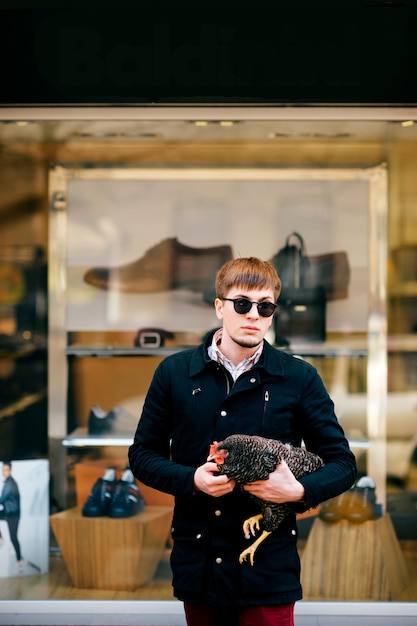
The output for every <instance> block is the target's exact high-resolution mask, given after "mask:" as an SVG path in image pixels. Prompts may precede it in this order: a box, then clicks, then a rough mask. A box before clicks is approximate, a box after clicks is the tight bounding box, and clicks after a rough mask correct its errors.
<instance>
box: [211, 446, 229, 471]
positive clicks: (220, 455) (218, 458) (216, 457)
mask: <svg viewBox="0 0 417 626" xmlns="http://www.w3.org/2000/svg"><path fill="white" fill-rule="evenodd" d="M228 454H229V453H228V452H226V450H221V449H220V450H219V448H218V444H217V441H215V442H214V443H212V444H211V446H210V452H209V455H208V457H207V462H209V461H214V462H215V463H216V464H217V465H223V464H224V460H225V458H226V457H227V456H228Z"/></svg>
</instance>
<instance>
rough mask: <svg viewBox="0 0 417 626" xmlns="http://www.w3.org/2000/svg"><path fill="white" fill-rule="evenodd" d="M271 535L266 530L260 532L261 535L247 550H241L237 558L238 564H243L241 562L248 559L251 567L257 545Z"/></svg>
mask: <svg viewBox="0 0 417 626" xmlns="http://www.w3.org/2000/svg"><path fill="white" fill-rule="evenodd" d="M270 534H271V531H268V530H264V531H263V532H262V535H260V537H258V539H257V540H256V541H254V542H253V543H252V544H251V545H250V546H249V548H246V550H243V552H242V553H241V554H240V556H239V563H243V561H244V560H245V559H246V557H249V558H250V564H251V565H253V562H254V556H255V552H256V550H257V549H258V547H259V545H260V544H261V543H262V542H263V541H265V539H266V538H267V537H269V535H270Z"/></svg>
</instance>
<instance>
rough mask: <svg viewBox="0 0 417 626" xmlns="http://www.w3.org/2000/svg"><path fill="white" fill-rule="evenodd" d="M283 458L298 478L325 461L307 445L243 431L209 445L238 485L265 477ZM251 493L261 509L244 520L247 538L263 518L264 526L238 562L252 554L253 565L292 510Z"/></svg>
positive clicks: (212, 455)
mask: <svg viewBox="0 0 417 626" xmlns="http://www.w3.org/2000/svg"><path fill="white" fill-rule="evenodd" d="M283 459H284V460H285V461H286V463H287V465H288V467H289V468H290V470H291V471H292V473H293V474H294V476H295V477H296V478H297V479H298V478H300V477H301V476H305V475H306V474H310V473H312V472H314V471H316V470H318V469H319V468H320V467H322V466H323V465H324V463H323V460H322V459H321V458H320V457H319V456H317V455H316V454H313V453H312V452H308V451H307V450H305V449H304V448H299V447H295V446H292V445H291V444H289V443H282V442H281V441H279V440H277V439H266V438H265V437H259V436H256V435H242V434H236V435H231V436H230V437H227V438H226V439H224V440H223V441H220V442H217V441H215V442H214V443H213V444H212V445H211V446H210V453H209V457H208V460H213V461H215V463H216V464H217V467H218V469H219V472H220V473H221V474H225V475H226V476H228V477H229V478H232V479H234V480H235V481H236V483H237V484H238V485H244V484H246V483H251V482H254V481H256V480H266V479H267V478H268V476H269V474H271V473H272V472H273V471H274V470H275V469H276V467H277V465H278V464H279V463H280V462H281V461H282V460H283ZM252 497H253V498H254V499H255V500H256V501H257V502H258V504H259V507H260V510H261V513H260V514H259V515H255V516H254V517H250V518H249V519H247V520H245V521H244V522H243V532H244V533H245V536H246V538H247V539H249V538H250V536H251V534H252V535H253V536H255V534H256V531H259V530H260V520H263V530H262V533H261V534H260V536H259V537H258V538H257V539H256V540H255V541H254V542H253V543H252V544H251V545H250V546H249V547H248V548H246V549H245V550H244V551H243V552H242V553H241V554H240V556H239V562H240V563H243V561H244V560H245V559H246V558H247V557H248V556H249V558H250V562H251V564H252V565H253V563H254V554H255V551H256V550H257V548H258V547H259V545H260V544H261V543H262V542H263V541H264V540H265V539H266V538H267V537H268V536H269V535H270V534H271V533H272V531H274V530H275V529H276V528H278V526H279V524H280V523H281V522H282V520H283V519H284V518H285V517H286V515H288V514H289V513H290V512H291V508H290V506H289V505H288V504H277V503H275V502H268V501H266V500H262V499H260V498H258V497H256V496H252Z"/></svg>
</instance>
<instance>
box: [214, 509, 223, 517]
mask: <svg viewBox="0 0 417 626" xmlns="http://www.w3.org/2000/svg"><path fill="white" fill-rule="evenodd" d="M221 514H222V512H221V511H220V510H219V509H217V511H214V515H215V516H216V517H220V515H221Z"/></svg>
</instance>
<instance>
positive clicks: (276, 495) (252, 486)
mask: <svg viewBox="0 0 417 626" xmlns="http://www.w3.org/2000/svg"><path fill="white" fill-rule="evenodd" d="M243 489H244V490H245V491H248V492H249V493H251V494H252V495H253V496H257V497H258V498H261V499H263V500H268V501H269V502H277V503H278V504H282V503H284V502H299V501H300V500H302V499H303V498H304V495H305V490H304V487H303V485H302V484H301V483H300V482H299V481H298V480H297V479H296V477H295V476H294V474H293V473H292V471H291V470H290V468H289V467H288V465H287V463H286V462H285V461H281V463H279V464H278V465H277V467H276V470H275V471H274V472H272V474H270V475H269V478H268V479H267V480H256V481H255V482H253V483H248V484H247V485H244V486H243Z"/></svg>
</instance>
